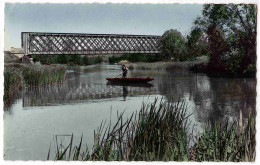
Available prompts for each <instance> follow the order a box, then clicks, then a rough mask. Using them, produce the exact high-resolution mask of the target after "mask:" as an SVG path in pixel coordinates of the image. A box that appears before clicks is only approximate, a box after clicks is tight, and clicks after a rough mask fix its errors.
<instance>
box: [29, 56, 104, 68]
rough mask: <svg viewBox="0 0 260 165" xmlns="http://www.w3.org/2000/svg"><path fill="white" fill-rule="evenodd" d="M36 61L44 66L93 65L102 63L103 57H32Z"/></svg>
mask: <svg viewBox="0 0 260 165" xmlns="http://www.w3.org/2000/svg"><path fill="white" fill-rule="evenodd" d="M32 58H33V59H34V61H40V62H41V63H42V64H66V65H70V66H73V65H93V64H98V63H101V61H102V60H101V57H99V56H98V57H92V58H88V57H87V56H86V55H75V54H72V55H64V54H60V55H51V56H42V55H32Z"/></svg>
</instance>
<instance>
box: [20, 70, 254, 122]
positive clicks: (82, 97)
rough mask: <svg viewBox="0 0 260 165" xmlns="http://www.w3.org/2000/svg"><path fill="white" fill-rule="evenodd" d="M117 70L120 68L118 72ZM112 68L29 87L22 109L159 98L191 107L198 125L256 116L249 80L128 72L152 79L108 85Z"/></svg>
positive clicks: (76, 72)
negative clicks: (141, 82) (139, 96)
mask: <svg viewBox="0 0 260 165" xmlns="http://www.w3.org/2000/svg"><path fill="white" fill-rule="evenodd" d="M119 69H120V68H119ZM114 70H115V68H113V69H108V70H103V71H100V72H82V71H81V70H78V68H77V69H74V70H72V71H71V72H69V73H68V74H67V80H66V82H65V83H64V84H61V85H55V86H42V87H29V88H26V89H25V90H24V92H23V106H24V107H32V106H48V105H59V104H69V103H75V102H79V101H87V100H98V99H107V98H116V97H123V100H124V101H126V100H127V99H126V98H127V97H131V96H137V95H151V94H160V95H162V96H164V97H165V98H166V99H167V100H168V101H169V102H177V101H178V100H179V99H180V98H181V99H182V100H185V101H188V102H192V103H194V105H195V106H194V109H193V110H192V111H193V112H194V116H195V118H196V120H197V121H198V122H200V123H208V122H210V124H211V125H214V124H215V123H219V122H221V121H222V120H224V119H225V120H226V119H227V118H228V120H231V121H235V120H236V118H237V117H238V115H239V113H240V111H241V112H242V115H243V117H244V118H246V117H247V116H248V114H249V111H253V113H255V104H256V100H255V98H256V81H255V79H251V78H210V77H208V76H206V75H205V74H195V73H192V72H190V71H187V70H183V69H177V70H174V71H161V72H153V71H138V70H136V71H131V73H130V76H131V77H143V76H144V75H145V76H147V75H149V76H151V77H154V78H155V80H154V81H152V82H151V84H150V83H145V84H111V83H107V82H106V77H109V76H110V75H112V74H115V71H114Z"/></svg>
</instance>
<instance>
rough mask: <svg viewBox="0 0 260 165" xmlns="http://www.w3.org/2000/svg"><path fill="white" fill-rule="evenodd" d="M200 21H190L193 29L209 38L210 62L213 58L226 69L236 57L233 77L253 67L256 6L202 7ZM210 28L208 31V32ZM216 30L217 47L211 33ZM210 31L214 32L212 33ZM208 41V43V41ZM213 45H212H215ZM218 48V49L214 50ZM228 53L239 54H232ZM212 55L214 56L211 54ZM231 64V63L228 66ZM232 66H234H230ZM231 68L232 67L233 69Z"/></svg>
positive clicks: (210, 5)
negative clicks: (237, 56) (219, 61)
mask: <svg viewBox="0 0 260 165" xmlns="http://www.w3.org/2000/svg"><path fill="white" fill-rule="evenodd" d="M202 14H203V17H198V18H197V19H196V20H195V21H194V25H195V28H199V29H201V30H202V31H205V32H207V34H208V36H209V38H210V37H211V43H210V44H209V47H210V57H212V58H213V59H211V61H214V60H215V58H216V56H217V55H218V56H225V58H222V57H219V58H218V59H225V60H223V61H221V63H226V65H227V67H230V66H229V64H230V62H231V61H230V60H232V59H236V60H237V58H234V56H236V54H239V58H241V59H240V60H238V61H240V63H239V62H237V65H238V66H237V67H235V68H237V70H235V71H234V70H233V71H234V72H237V73H244V72H245V71H247V70H248V67H252V65H255V64H256V5H253V4H205V5H204V7H203V13H202ZM210 28H211V30H210ZM216 28H217V29H218V30H217V31H218V33H219V34H221V38H222V39H220V40H222V41H221V42H222V43H223V44H222V45H219V42H218V39H213V38H214V37H217V36H216V34H215V33H214V32H212V30H213V29H215V30H216ZM213 31H214V30H213ZM209 40H210V39H209ZM214 40H215V41H216V43H214V42H215V41H214ZM217 45H219V46H220V47H217ZM223 45H226V46H225V51H222V52H218V54H212V53H214V49H221V50H222V47H221V46H223ZM232 52H243V55H241V53H236V54H233V53H232ZM215 53H216V52H215ZM231 63H232V62H231ZM233 64H234V63H233ZM233 68H234V66H233Z"/></svg>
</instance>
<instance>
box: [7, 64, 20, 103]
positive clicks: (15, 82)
mask: <svg viewBox="0 0 260 165" xmlns="http://www.w3.org/2000/svg"><path fill="white" fill-rule="evenodd" d="M20 75H21V74H20V71H19V70H18V69H16V68H13V67H8V68H6V69H5V70H4V107H8V106H9V105H10V104H11V102H12V98H13V97H14V96H15V95H16V94H17V92H18V91H19V90H20V89H22V87H23V83H22V77H21V76H20Z"/></svg>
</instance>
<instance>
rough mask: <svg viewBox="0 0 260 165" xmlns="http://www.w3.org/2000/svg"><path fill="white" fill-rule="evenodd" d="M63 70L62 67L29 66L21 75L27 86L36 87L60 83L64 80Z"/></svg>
mask: <svg viewBox="0 0 260 165" xmlns="http://www.w3.org/2000/svg"><path fill="white" fill-rule="evenodd" d="M65 70H66V69H65V67H63V66H42V67H34V66H31V67H27V68H25V69H24V70H23V73H22V74H23V77H24V81H25V83H26V84H27V85H35V86H36V85H46V84H51V83H60V82H62V81H63V80H64V78H65Z"/></svg>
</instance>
